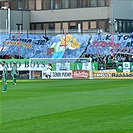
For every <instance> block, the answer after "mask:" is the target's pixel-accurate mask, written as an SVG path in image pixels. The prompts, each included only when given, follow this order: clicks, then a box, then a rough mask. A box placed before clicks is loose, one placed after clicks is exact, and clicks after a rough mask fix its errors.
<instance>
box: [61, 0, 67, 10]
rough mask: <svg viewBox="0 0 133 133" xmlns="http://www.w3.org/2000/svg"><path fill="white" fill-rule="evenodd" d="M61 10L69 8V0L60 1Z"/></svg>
mask: <svg viewBox="0 0 133 133" xmlns="http://www.w3.org/2000/svg"><path fill="white" fill-rule="evenodd" d="M62 8H69V0H62Z"/></svg>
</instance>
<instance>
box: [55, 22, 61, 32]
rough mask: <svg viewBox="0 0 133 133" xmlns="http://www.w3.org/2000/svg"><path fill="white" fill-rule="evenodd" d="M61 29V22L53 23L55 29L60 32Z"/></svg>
mask: <svg viewBox="0 0 133 133" xmlns="http://www.w3.org/2000/svg"><path fill="white" fill-rule="evenodd" d="M60 30H61V23H55V31H56V32H60Z"/></svg>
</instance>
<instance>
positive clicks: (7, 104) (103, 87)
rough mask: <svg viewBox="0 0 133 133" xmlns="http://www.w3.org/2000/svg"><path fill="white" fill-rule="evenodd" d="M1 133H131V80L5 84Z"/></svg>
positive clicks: (28, 81)
mask: <svg viewBox="0 0 133 133" xmlns="http://www.w3.org/2000/svg"><path fill="white" fill-rule="evenodd" d="M0 100H1V101H0V106H1V108H0V110H1V111H0V112H1V114H0V116H1V117H0V119H1V121H0V122H1V123H0V124H1V125H0V132H1V133H9V132H10V133H131V132H132V126H133V125H132V80H89V79H88V80H87V79H85V80H50V81H47V80H27V81H26V80H19V81H18V82H17V85H16V86H13V85H12V82H11V81H8V92H7V93H2V92H0Z"/></svg>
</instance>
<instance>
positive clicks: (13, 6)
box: [10, 1, 17, 9]
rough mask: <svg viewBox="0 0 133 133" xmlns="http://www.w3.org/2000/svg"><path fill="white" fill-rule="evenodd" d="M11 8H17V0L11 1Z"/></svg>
mask: <svg viewBox="0 0 133 133" xmlns="http://www.w3.org/2000/svg"><path fill="white" fill-rule="evenodd" d="M10 8H11V9H17V2H16V1H11V2H10Z"/></svg>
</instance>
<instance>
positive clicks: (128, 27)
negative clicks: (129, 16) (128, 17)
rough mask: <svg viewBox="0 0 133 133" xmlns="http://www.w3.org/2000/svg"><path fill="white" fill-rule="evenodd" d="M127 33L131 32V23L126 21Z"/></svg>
mask: <svg viewBox="0 0 133 133" xmlns="http://www.w3.org/2000/svg"><path fill="white" fill-rule="evenodd" d="M127 32H132V28H131V21H127Z"/></svg>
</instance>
